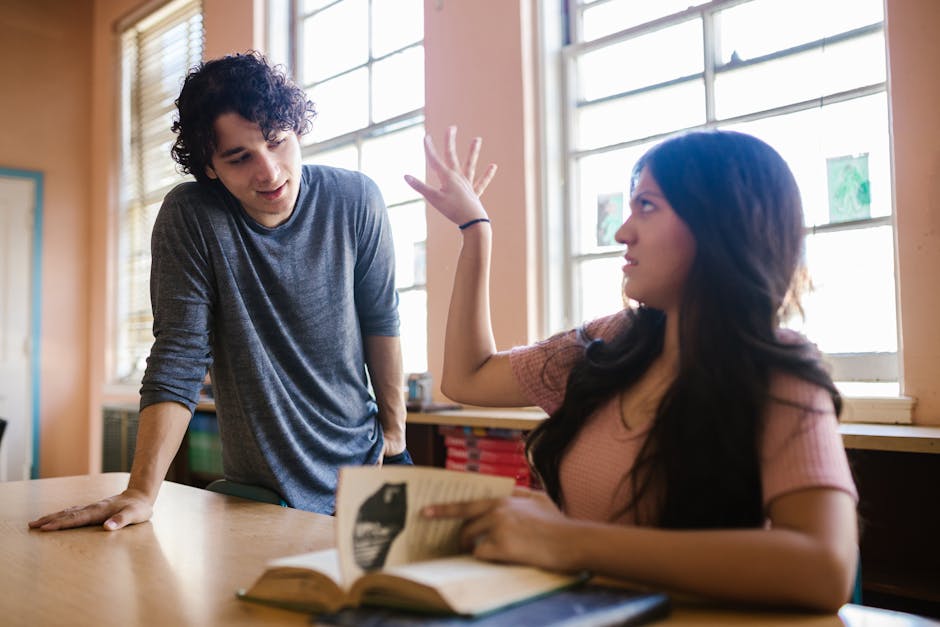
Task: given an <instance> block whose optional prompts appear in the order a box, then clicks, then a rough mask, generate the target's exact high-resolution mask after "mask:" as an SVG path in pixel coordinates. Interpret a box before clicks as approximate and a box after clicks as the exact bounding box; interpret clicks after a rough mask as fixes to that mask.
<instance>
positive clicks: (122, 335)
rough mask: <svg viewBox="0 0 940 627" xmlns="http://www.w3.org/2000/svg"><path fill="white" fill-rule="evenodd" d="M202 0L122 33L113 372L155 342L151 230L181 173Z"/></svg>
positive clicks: (135, 368)
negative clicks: (181, 104)
mask: <svg viewBox="0 0 940 627" xmlns="http://www.w3.org/2000/svg"><path fill="white" fill-rule="evenodd" d="M203 39H204V35H203V26H202V3H201V2H200V1H199V0H175V1H174V2H170V3H168V4H166V5H165V6H163V7H162V8H161V9H159V10H158V11H156V12H154V13H153V14H151V15H149V16H147V17H145V18H144V19H142V20H140V21H138V22H136V23H135V24H133V25H132V26H130V27H128V28H127V29H126V30H124V31H123V32H122V33H121V45H122V53H121V57H122V67H121V74H122V89H121V111H122V116H121V134H120V135H121V143H122V146H121V147H122V159H121V184H120V216H119V220H118V260H117V272H116V277H117V289H116V291H115V294H116V301H117V312H116V322H117V324H116V331H117V338H116V340H117V341H116V342H115V349H116V354H115V355H114V362H113V363H114V375H115V378H116V379H118V380H120V381H123V382H126V383H137V382H139V381H140V377H141V375H142V374H143V369H144V366H145V360H146V357H147V355H148V354H149V352H150V345H151V344H152V342H153V334H152V323H153V315H152V312H151V309H150V289H149V281H150V232H151V230H152V228H153V222H154V219H155V218H156V214H157V210H158V209H159V208H160V203H161V201H162V200H163V196H164V195H165V194H166V192H167V191H169V190H170V189H171V188H172V187H173V186H174V185H176V184H178V183H179V182H181V181H183V180H185V178H188V177H183V176H182V175H181V174H180V173H179V172H178V171H177V170H176V163H175V162H174V161H173V159H172V158H171V156H170V148H171V146H172V145H173V141H174V139H175V136H174V134H173V133H172V132H171V131H170V127H171V125H172V124H173V117H174V115H175V112H176V108H175V106H174V104H173V102H174V100H175V99H176V97H177V96H178V95H179V90H180V87H181V86H182V83H183V78H184V77H185V75H186V73H187V72H188V71H189V70H190V68H192V67H193V66H195V65H197V64H198V63H199V62H200V61H202V52H203Z"/></svg>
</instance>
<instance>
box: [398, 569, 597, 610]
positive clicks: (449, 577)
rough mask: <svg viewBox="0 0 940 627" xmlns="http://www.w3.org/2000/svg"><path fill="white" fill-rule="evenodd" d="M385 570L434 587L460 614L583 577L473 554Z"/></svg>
mask: <svg viewBox="0 0 940 627" xmlns="http://www.w3.org/2000/svg"><path fill="white" fill-rule="evenodd" d="M384 572H385V573H387V574H388V575H389V576H396V577H399V578H401V579H406V580H409V581H414V582H416V583H419V584H422V585H424V586H427V587H429V588H433V589H434V590H435V591H436V592H437V593H438V594H440V596H441V597H442V598H443V599H444V600H445V601H446V602H447V604H448V606H449V607H450V608H451V609H452V610H453V611H455V612H457V613H458V614H479V613H481V612H487V611H490V610H493V609H495V608H498V607H503V606H505V605H509V604H512V603H515V602H518V601H521V600H524V599H529V598H532V597H535V596H538V595H541V594H545V593H547V592H551V591H554V590H558V589H560V588H564V587H566V586H570V585H572V584H574V583H576V582H578V581H579V580H581V579H582V577H580V576H578V575H565V574H560V573H553V572H549V571H545V570H541V569H538V568H535V567H532V566H520V565H514V564H496V563H493V562H484V561H482V560H478V559H476V558H474V557H472V556H470V555H457V556H452V557H444V558H440V559H435V560H430V561H426V562H419V563H414V564H404V565H400V566H394V567H391V568H389V569H387V570H386V571H384Z"/></svg>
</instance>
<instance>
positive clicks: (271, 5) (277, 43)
mask: <svg viewBox="0 0 940 627" xmlns="http://www.w3.org/2000/svg"><path fill="white" fill-rule="evenodd" d="M267 18H268V24H267V36H268V42H267V52H266V56H267V57H268V60H269V61H270V62H271V63H273V64H275V65H283V66H284V67H288V68H289V67H290V40H291V37H290V32H291V25H292V24H293V22H292V20H291V18H290V0H268V16H267ZM291 69H293V68H291Z"/></svg>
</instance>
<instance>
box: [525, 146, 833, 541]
mask: <svg viewBox="0 0 940 627" xmlns="http://www.w3.org/2000/svg"><path fill="white" fill-rule="evenodd" d="M644 169H648V170H649V173H650V174H651V175H652V177H653V179H655V181H656V182H657V183H658V184H659V187H660V188H661V189H662V191H663V193H664V195H665V196H666V199H667V200H668V201H669V203H670V205H672V207H673V209H674V210H675V212H676V213H677V214H678V215H679V217H680V218H681V219H682V220H683V221H684V222H685V224H686V225H687V226H688V227H689V229H690V230H691V232H692V234H693V235H694V237H695V241H696V252H695V259H694V261H693V263H692V267H691V269H690V271H689V276H688V277H687V279H686V281H685V286H684V293H683V298H682V304H681V309H680V314H679V317H680V319H679V366H678V373H677V375H676V378H675V380H674V381H673V382H672V383H671V385H670V386H669V388H668V389H667V390H666V392H665V394H664V396H663V398H662V400H661V402H660V403H659V406H658V407H657V410H656V414H655V417H654V421H653V425H652V427H651V429H650V432H649V435H648V438H647V440H646V442H645V444H644V445H643V446H642V448H641V450H640V453H639V456H638V458H637V461H636V463H635V464H634V467H633V470H632V471H631V473H630V477H629V480H630V481H631V482H632V486H633V497H632V498H631V500H630V502H629V503H625V504H624V507H623V511H624V512H626V511H629V510H631V509H632V510H634V511H635V512H636V513H637V515H638V516H640V517H641V519H642V515H643V512H642V511H640V509H639V508H637V504H638V503H639V502H640V500H641V499H642V498H643V497H644V496H646V495H650V496H654V497H655V508H654V509H655V512H656V513H655V514H654V516H655V519H654V520H641V522H644V523H647V524H656V525H658V526H661V527H667V528H719V527H725V528H727V527H753V526H759V525H760V524H761V523H762V522H763V517H764V516H763V511H762V509H763V508H762V497H761V483H760V464H759V459H758V446H757V445H758V438H759V435H760V428H761V417H762V415H763V413H764V411H765V409H766V407H767V404H768V403H769V402H771V393H770V378H771V373H772V372H775V371H776V372H785V373H791V374H793V375H795V376H797V377H799V378H801V379H804V380H806V381H810V382H812V383H815V384H817V385H820V386H822V387H824V388H826V389H827V390H828V391H829V393H830V394H831V396H832V399H833V402H834V404H835V408H836V413H837V414H838V413H839V412H840V411H841V399H840V397H839V394H838V392H837V391H836V389H835V387H834V385H833V383H832V379H831V378H830V377H829V375H828V374H827V372H826V371H825V369H824V368H823V367H822V364H821V362H820V359H819V355H818V352H817V351H816V350H815V348H814V347H813V346H812V345H811V344H809V343H807V342H805V341H800V342H796V343H793V342H784V341H781V340H780V339H779V338H778V336H777V333H776V330H777V328H778V326H779V314H780V309H781V305H782V304H783V302H784V299H785V297H786V295H787V292H788V289H789V288H790V285H791V282H792V280H793V277H794V275H795V274H796V271H797V268H798V267H799V266H800V263H801V259H802V253H803V211H802V205H801V201H800V194H799V190H798V188H797V185H796V182H795V180H794V179H793V175H792V173H791V172H790V169H789V167H788V166H787V165H786V163H785V162H784V161H783V159H782V158H781V157H780V155H779V154H777V152H776V151H775V150H774V149H773V148H771V147H770V146H768V145H767V144H765V143H764V142H762V141H760V140H758V139H756V138H754V137H751V136H750V135H745V134H742V133H736V132H729V131H698V132H692V133H687V134H685V135H680V136H678V137H674V138H672V139H668V140H666V141H665V142H663V143H661V144H659V145H657V146H655V147H654V148H652V149H651V150H650V151H649V152H647V153H646V154H645V155H644V156H643V157H642V158H641V159H640V160H639V162H637V164H636V166H635V167H634V170H633V179H632V180H633V182H634V184H635V181H636V178H637V177H638V176H639V174H640V172H641V171H642V170H644ZM624 315H625V316H626V317H627V318H628V320H627V321H626V325H625V328H624V330H623V331H622V332H621V333H620V334H619V336H617V337H615V338H613V339H612V340H610V341H607V342H605V341H602V340H591V339H590V338H587V337H584V345H585V349H584V352H583V355H582V356H581V358H580V359H579V360H578V361H577V362H576V364H575V365H574V367H573V368H572V370H571V373H570V375H569V377H568V382H567V387H566V390H565V398H564V401H563V403H562V405H561V407H560V408H559V409H558V410H557V411H556V412H555V413H553V414H552V415H551V416H550V417H549V418H548V419H547V420H545V421H544V422H543V423H542V424H541V425H539V427H538V428H537V429H535V430H534V431H533V432H532V434H531V435H530V437H529V439H528V443H527V448H528V453H529V456H530V459H531V461H532V465H533V467H534V468H535V470H536V472H537V473H538V475H539V477H540V478H541V480H542V483H543V485H544V487H545V489H546V491H547V492H548V494H549V495H550V496H551V497H552V499H553V500H555V502H557V503H559V504H563V502H564V494H562V491H561V486H560V482H559V467H560V463H561V459H562V457H563V455H564V454H565V452H566V450H567V449H568V446H569V445H570V444H571V442H572V441H573V440H574V438H575V436H576V435H577V433H578V432H579V431H580V430H581V428H582V426H583V425H584V423H585V421H586V420H587V418H588V417H589V416H590V415H591V414H592V413H593V412H594V411H595V410H596V409H598V408H599V407H600V406H601V404H602V403H604V402H605V401H607V400H609V399H610V398H611V397H612V396H613V395H615V394H617V393H618V392H620V391H621V390H623V389H625V388H628V387H630V386H631V385H633V384H634V383H636V381H638V380H639V378H640V376H642V374H643V373H644V372H645V371H646V369H647V368H648V367H649V366H650V365H651V364H652V362H653V361H654V360H655V359H656V357H657V356H658V355H659V354H660V353H661V352H662V349H663V339H664V335H665V327H666V324H665V318H666V316H665V314H664V313H663V312H662V311H659V310H656V309H653V308H649V307H645V306H642V305H641V306H640V307H638V308H635V309H628V310H626V311H625V312H624ZM774 400H776V401H780V402H787V401H788V399H774ZM789 402H791V403H792V400H791V401H789ZM805 409H806V410H807V411H808V412H811V411H812V410H811V408H808V407H807V408H805ZM645 509H646V508H645V506H644V508H643V510H644V511H645Z"/></svg>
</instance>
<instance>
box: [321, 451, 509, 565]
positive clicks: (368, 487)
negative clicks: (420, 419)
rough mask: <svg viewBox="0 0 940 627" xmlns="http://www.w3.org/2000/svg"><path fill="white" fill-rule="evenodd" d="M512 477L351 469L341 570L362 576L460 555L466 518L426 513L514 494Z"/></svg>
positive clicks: (342, 496) (345, 471)
mask: <svg viewBox="0 0 940 627" xmlns="http://www.w3.org/2000/svg"><path fill="white" fill-rule="evenodd" d="M514 484H515V482H514V481H513V479H512V478H510V477H495V476H490V475H481V474H476V473H466V472H455V471H449V470H444V469H441V468H427V467H422V466H347V467H344V468H341V469H340V472H339V487H338V489H337V494H336V544H337V547H338V549H339V556H340V557H339V563H340V572H341V573H342V575H343V579H344V581H348V582H351V581H353V580H354V579H356V578H358V577H359V576H360V575H361V574H362V573H363V572H368V571H374V570H378V569H382V568H387V567H390V566H395V565H399V564H408V563H412V562H418V561H423V560H427V559H431V558H435V557H442V556H447V555H456V554H457V553H459V552H460V547H459V531H460V526H461V524H463V521H462V520H456V519H455V520H429V519H426V518H423V517H422V516H421V509H422V508H424V507H425V506H426V505H431V504H435V503H456V502H463V501H472V500H476V499H484V498H500V497H505V496H509V495H511V494H512V491H513V487H514Z"/></svg>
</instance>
